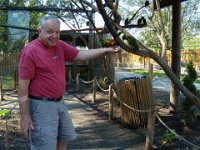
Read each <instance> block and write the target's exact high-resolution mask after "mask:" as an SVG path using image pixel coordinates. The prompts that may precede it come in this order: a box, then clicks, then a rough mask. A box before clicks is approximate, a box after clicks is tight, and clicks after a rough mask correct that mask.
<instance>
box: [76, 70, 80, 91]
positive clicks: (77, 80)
mask: <svg viewBox="0 0 200 150" xmlns="http://www.w3.org/2000/svg"><path fill="white" fill-rule="evenodd" d="M79 76H80V74H79V73H78V74H77V75H76V92H78V91H79V85H80V79H79Z"/></svg>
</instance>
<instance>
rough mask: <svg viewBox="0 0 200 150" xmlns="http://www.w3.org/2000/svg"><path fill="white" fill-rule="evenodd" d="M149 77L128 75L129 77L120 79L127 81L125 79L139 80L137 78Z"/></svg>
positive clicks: (145, 76)
mask: <svg viewBox="0 0 200 150" xmlns="http://www.w3.org/2000/svg"><path fill="white" fill-rule="evenodd" d="M143 78H147V75H142V76H137V77H136V76H135V77H127V78H122V79H120V80H119V81H125V80H137V79H143Z"/></svg>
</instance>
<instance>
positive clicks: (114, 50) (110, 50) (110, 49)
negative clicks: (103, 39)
mask: <svg viewBox="0 0 200 150" xmlns="http://www.w3.org/2000/svg"><path fill="white" fill-rule="evenodd" d="M121 51H122V49H121V47H120V46H111V47H107V48H106V53H120V52H121Z"/></svg>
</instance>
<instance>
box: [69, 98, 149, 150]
mask: <svg viewBox="0 0 200 150" xmlns="http://www.w3.org/2000/svg"><path fill="white" fill-rule="evenodd" d="M65 102H66V104H67V105H68V109H69V112H70V114H71V116H72V120H73V123H74V126H75V128H76V133H77V140H75V141H73V142H71V143H70V144H69V149H76V150H108V149H110V150H126V149H127V150H129V149H131V150H143V149H144V145H145V130H144V129H137V130H136V129H127V128H123V127H122V126H121V125H120V124H118V123H116V122H113V121H112V120H109V119H108V118H107V116H105V115H102V114H101V113H100V112H97V111H95V110H94V109H92V108H91V107H90V106H88V105H87V104H85V103H83V102H82V101H80V100H78V99H77V98H76V97H74V96H72V95H68V94H67V95H66V97H65Z"/></svg>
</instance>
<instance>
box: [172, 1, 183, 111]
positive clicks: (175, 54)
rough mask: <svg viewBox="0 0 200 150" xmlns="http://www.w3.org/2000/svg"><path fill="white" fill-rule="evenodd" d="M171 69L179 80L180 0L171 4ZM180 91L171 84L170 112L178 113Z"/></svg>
mask: <svg viewBox="0 0 200 150" xmlns="http://www.w3.org/2000/svg"><path fill="white" fill-rule="evenodd" d="M171 60H172V62H171V69H172V71H173V72H174V73H175V74H176V76H177V77H178V78H179V79H180V60H181V0H175V1H174V4H173V19H172V58H171ZM179 97H180V91H179V89H178V88H177V86H176V85H175V84H174V83H173V82H171V90H170V111H171V112H177V111H178V103H179Z"/></svg>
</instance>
